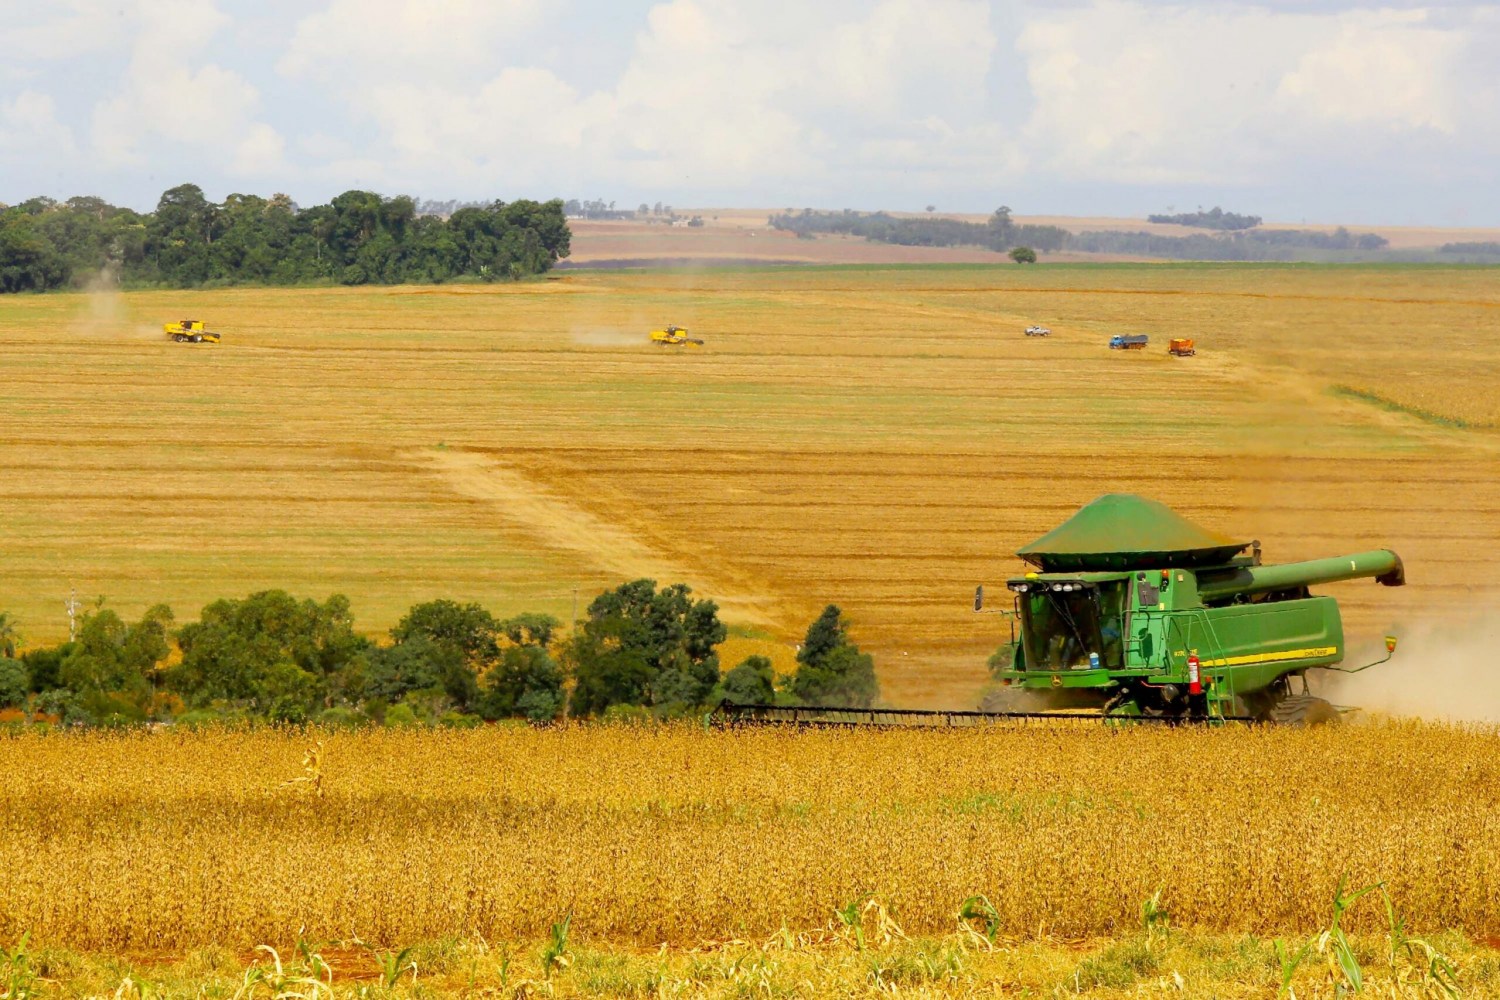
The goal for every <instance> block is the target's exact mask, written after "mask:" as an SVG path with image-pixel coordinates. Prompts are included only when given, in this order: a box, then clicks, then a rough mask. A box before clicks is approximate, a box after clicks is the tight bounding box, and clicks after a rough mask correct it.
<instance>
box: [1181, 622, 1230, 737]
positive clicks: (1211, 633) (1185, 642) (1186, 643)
mask: <svg viewBox="0 0 1500 1000" xmlns="http://www.w3.org/2000/svg"><path fill="white" fill-rule="evenodd" d="M1192 616H1193V619H1194V620H1201V621H1202V624H1203V631H1204V633H1205V634H1206V636H1207V638H1208V641H1209V642H1211V643H1212V644H1213V648H1214V649H1215V650H1216V651H1217V654H1216V656H1214V657H1201V658H1200V659H1221V660H1224V661H1225V663H1224V674H1223V677H1224V680H1225V682H1226V683H1227V684H1228V685H1229V697H1228V698H1227V699H1225V698H1210V699H1209V703H1210V704H1213V703H1214V702H1218V703H1219V716H1220V717H1222V718H1228V717H1230V716H1231V714H1232V713H1233V709H1234V699H1235V693H1234V668H1233V667H1231V666H1230V665H1229V663H1228V660H1229V655H1228V652H1227V651H1226V650H1225V649H1224V644H1223V643H1222V642H1221V641H1220V640H1219V633H1218V631H1217V630H1216V629H1215V628H1214V622H1213V619H1212V618H1210V617H1209V616H1208V613H1207V612H1206V611H1204V610H1203V609H1202V608H1194V609H1192ZM1173 626H1174V627H1177V621H1176V619H1174V620H1173ZM1192 639H1193V633H1192V630H1191V629H1188V631H1187V634H1186V635H1185V636H1183V637H1182V646H1183V649H1185V650H1186V651H1187V652H1188V653H1189V655H1191V653H1192V651H1193V646H1192ZM1215 690H1216V691H1217V686H1215ZM1226 702H1227V704H1228V705H1229V707H1230V711H1229V712H1226V711H1224V705H1225V703H1226ZM1210 714H1212V713H1210Z"/></svg>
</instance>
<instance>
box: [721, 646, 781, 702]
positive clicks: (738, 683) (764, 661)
mask: <svg viewBox="0 0 1500 1000" xmlns="http://www.w3.org/2000/svg"><path fill="white" fill-rule="evenodd" d="M719 690H720V693H721V694H722V695H723V696H724V697H725V698H727V699H728V700H729V701H732V702H734V703H735V704H736V705H769V704H771V703H772V702H774V701H775V700H776V672H775V669H774V667H773V665H772V663H771V661H770V659H769V658H768V657H764V656H747V657H746V658H745V659H744V660H743V661H741V663H740V664H739V665H738V666H736V667H735V668H734V669H733V670H730V671H729V672H728V673H726V674H725V675H724V679H723V681H721V682H720V683H719Z"/></svg>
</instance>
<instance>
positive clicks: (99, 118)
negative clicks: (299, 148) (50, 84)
mask: <svg viewBox="0 0 1500 1000" xmlns="http://www.w3.org/2000/svg"><path fill="white" fill-rule="evenodd" d="M229 20H230V19H229V18H228V17H227V15H225V14H223V13H222V12H221V11H220V10H219V9H218V8H217V7H216V6H215V4H214V3H213V2H212V0H136V4H135V7H134V10H133V18H132V28H133V37H131V38H130V39H129V44H130V53H131V56H130V62H129V65H128V67H127V68H126V70H125V75H124V78H123V80H122V81H121V84H120V87H119V89H118V93H116V94H115V95H114V96H111V97H109V98H106V99H104V100H101V101H99V102H98V103H97V104H96V105H95V106H94V110H93V116H92V128H91V137H92V143H93V148H94V152H95V154H96V155H97V156H99V157H100V158H101V160H102V162H103V163H104V164H105V165H106V166H120V165H125V164H132V163H136V164H141V163H146V162H148V161H150V160H152V159H155V158H157V157H160V156H162V155H164V153H165V155H173V154H174V153H176V151H177V148H178V147H188V148H190V149H192V150H193V151H194V154H195V155H193V156H190V157H189V158H188V159H189V161H190V162H191V161H193V160H196V159H197V158H198V157H200V156H203V155H207V156H211V157H213V158H214V159H215V160H217V161H227V163H228V164H229V165H230V167H231V168H232V169H233V170H235V171H236V172H239V173H251V174H255V173H261V172H270V171H273V170H275V169H279V168H280V167H281V165H282V158H281V152H282V149H283V147H284V142H283V140H282V139H281V137H280V136H279V134H277V133H276V131H275V129H274V128H273V127H272V126H271V125H269V124H267V123H265V122H261V121H257V120H256V115H257V112H258V111H259V107H260V94H259V91H258V90H257V88H256V87H255V86H254V85H253V84H251V83H250V81H248V80H246V79H245V78H244V77H243V76H241V75H240V74H239V73H236V72H234V71H232V70H228V69H225V68H224V67H222V66H220V65H218V64H217V63H215V62H213V61H210V60H209V59H208V58H206V57H208V56H211V55H212V54H213V53H214V46H213V42H214V39H215V37H216V36H217V35H218V34H219V33H220V32H221V31H222V30H223V29H224V28H225V27H226V26H227V25H228V24H229ZM230 151H233V152H232V153H231V152H230Z"/></svg>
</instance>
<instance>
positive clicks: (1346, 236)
mask: <svg viewBox="0 0 1500 1000" xmlns="http://www.w3.org/2000/svg"><path fill="white" fill-rule="evenodd" d="M1215 211H1219V210H1217V209H1216V210H1215ZM1204 214H1205V215H1211V214H1212V213H1204ZM1220 215H1221V217H1232V218H1237V219H1250V218H1256V217H1254V216H1234V215H1233V213H1223V212H1222V211H1221V212H1220ZM1186 217H1187V216H1183V218H1186ZM1153 221H1157V220H1155V219H1153ZM1256 222H1257V223H1258V222H1259V219H1256ZM770 225H771V226H772V227H773V228H776V229H781V230H785V231H788V232H793V233H796V234H797V235H798V236H802V237H807V238H812V237H813V236H815V235H818V234H829V233H839V234H846V235H852V236H863V237H864V238H865V239H868V240H873V241H875V242H878V243H895V244H900V245H902V246H943V247H947V246H969V247H979V248H981V249H987V250H994V251H996V252H997V253H1008V254H1010V255H1011V257H1012V259H1014V260H1016V261H1017V262H1018V263H1027V262H1032V260H1033V254H1032V251H1042V252H1054V251H1058V250H1073V251H1077V252H1080V253H1107V254H1128V255H1132V256H1142V257H1164V258H1168V259H1174V260H1222V261H1283V260H1298V259H1304V258H1306V257H1307V256H1309V255H1323V256H1337V255H1339V254H1343V255H1346V256H1349V255H1368V254H1371V253H1377V252H1380V251H1383V250H1384V249H1385V248H1386V247H1387V246H1389V244H1390V241H1389V240H1387V239H1386V238H1385V237H1384V236H1381V235H1379V234H1377V233H1357V234H1356V233H1351V232H1349V230H1347V229H1345V228H1344V227H1342V226H1340V227H1339V228H1338V229H1336V230H1334V231H1333V232H1331V233H1326V232H1320V231H1316V230H1306V229H1273V230H1263V229H1244V230H1237V231H1227V232H1224V233H1222V234H1213V235H1210V234H1208V233H1192V234H1189V235H1187V236H1159V235H1156V234H1154V233H1145V232H1114V231H1105V232H1083V233H1070V232H1068V231H1067V230H1065V229H1063V228H1061V227H1059V226H1034V225H1017V224H1016V223H1015V222H1014V221H1013V220H1012V219H1011V217H1010V209H1009V208H1007V207H1005V206H1001V207H1000V208H998V209H996V210H995V212H994V214H993V215H991V216H990V218H989V220H988V221H986V222H982V223H981V222H963V221H961V220H959V219H944V218H899V219H898V218H896V217H894V216H891V215H888V214H886V213H884V212H873V213H865V212H854V211H850V210H848V209H845V210H844V211H842V212H815V211H813V210H812V209H806V208H805V209H803V210H802V211H801V212H793V211H791V210H788V211H787V212H785V213H783V214H780V215H773V216H772V217H771V218H770ZM1018 252H1019V253H1018Z"/></svg>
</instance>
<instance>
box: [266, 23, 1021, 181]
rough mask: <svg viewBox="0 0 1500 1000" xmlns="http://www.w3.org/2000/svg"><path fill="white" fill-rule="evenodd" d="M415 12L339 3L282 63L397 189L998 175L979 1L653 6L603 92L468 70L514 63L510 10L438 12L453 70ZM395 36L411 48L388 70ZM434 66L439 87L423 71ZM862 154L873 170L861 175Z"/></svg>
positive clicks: (526, 68)
mask: <svg viewBox="0 0 1500 1000" xmlns="http://www.w3.org/2000/svg"><path fill="white" fill-rule="evenodd" d="M417 9H418V7H417V5H414V4H408V3H404V2H386V3H378V4H374V5H371V6H369V7H368V8H366V7H363V6H361V7H359V8H358V11H359V13H358V16H357V18H356V14H355V13H354V11H355V6H354V5H353V4H351V3H349V2H347V0H336V2H335V3H333V4H332V5H331V6H330V7H329V8H328V9H327V10H325V11H323V12H321V13H319V14H315V15H311V16H309V17H308V18H306V19H304V21H303V22H302V23H301V24H300V25H299V27H298V29H297V31H296V34H295V37H294V40H293V43H292V46H291V48H290V50H289V51H288V53H287V55H286V56H285V57H284V58H283V59H282V60H281V62H280V64H279V68H280V69H281V70H282V72H283V73H285V74H287V75H288V76H291V77H293V78H295V79H300V80H308V79H320V80H328V81H330V86H331V87H332V88H333V89H334V90H335V91H336V92H337V93H339V94H340V95H341V99H342V100H343V101H344V102H346V104H347V106H348V107H349V108H350V109H351V110H352V111H353V112H354V113H355V114H356V115H358V116H359V117H360V118H362V119H364V120H367V121H370V122H373V123H374V124H375V125H376V126H377V128H378V130H379V133H380V136H381V140H382V142H383V143H385V144H387V145H388V146H389V148H390V150H391V152H392V153H393V155H394V156H395V158H396V159H397V161H398V162H397V163H396V164H395V165H394V166H393V170H394V171H395V172H396V173H397V174H398V175H402V174H404V175H406V176H412V177H417V176H421V175H422V174H424V173H425V174H426V175H427V176H429V177H430V176H431V175H432V174H433V173H434V170H433V167H432V164H433V162H434V158H437V159H438V160H440V162H441V163H442V167H441V168H440V169H439V170H438V171H437V172H438V173H440V174H442V173H446V174H447V175H449V176H450V177H453V178H455V179H456V178H467V179H484V178H487V179H489V181H490V183H492V184H493V183H497V182H498V183H501V184H506V185H515V184H528V185H545V186H550V187H551V188H552V189H553V190H557V189H558V186H559V183H563V184H566V183H568V182H569V181H571V180H572V179H573V178H576V177H585V176H589V175H592V176H593V177H595V178H598V177H604V178H608V179H610V180H611V181H612V182H614V183H623V184H628V185H630V186H633V187H638V188H645V189H648V190H649V189H656V190H662V189H672V188H677V189H679V190H681V189H682V188H683V187H685V186H687V187H691V186H699V187H707V186H718V187H720V188H724V187H734V186H742V187H744V186H750V185H753V184H756V183H775V184H777V185H778V186H792V187H797V186H804V185H814V186H815V185H819V184H822V185H825V186H830V185H832V186H837V187H838V188H839V189H840V190H843V189H845V188H846V186H847V178H846V177H845V176H843V172H844V171H848V170H854V171H860V170H863V171H868V172H874V173H888V172H892V171H899V170H906V171H910V170H912V169H914V168H915V169H920V170H923V171H929V170H939V169H941V165H942V164H944V163H952V162H954V161H955V159H960V160H963V161H964V162H966V163H969V164H970V165H972V164H973V163H974V162H976V161H980V160H983V161H986V162H985V163H984V166H985V167H986V168H991V167H993V168H997V169H1008V167H1009V165H1010V164H1012V162H1013V158H1011V157H1008V156H1006V155H1004V153H1003V149H1002V146H1003V143H1002V142H1001V141H1000V137H999V135H998V132H997V129H996V127H995V126H994V124H993V123H990V122H986V121H985V120H984V103H985V100H986V85H985V76H986V73H987V72H988V69H989V65H990V59H991V56H992V53H993V51H994V49H995V46H996V39H995V36H994V33H993V32H992V30H991V29H990V26H989V10H988V6H987V5H986V3H984V2H982V0H928V2H921V0H884V2H881V3H879V4H877V5H876V6H874V7H873V8H872V7H870V6H868V5H866V4H861V3H850V2H842V3H836V4H833V5H809V4H805V3H798V2H790V0H773V2H769V3H762V4H757V5H750V4H745V3H738V2H732V0H670V2H663V3H658V4H656V5H655V6H653V7H652V8H651V9H650V10H649V12H648V14H647V16H646V22H645V25H644V28H643V29H642V30H641V31H639V32H638V33H637V34H636V36H635V38H634V39H633V44H632V46H631V48H630V54H629V58H628V60H627V62H626V65H625V67H624V69H623V71H622V72H621V73H620V75H619V77H618V78H617V79H616V80H615V81H614V82H613V84H611V85H610V86H607V87H605V88H601V89H597V90H592V91H586V92H585V91H580V90H578V89H577V88H576V87H575V86H574V85H573V84H572V83H571V82H569V81H568V80H567V79H566V78H564V76H562V75H560V71H557V70H554V69H548V68H543V67H540V66H537V65H527V64H526V61H525V59H523V58H517V59H516V60H514V61H515V64H514V65H510V66H506V67H504V68H500V69H498V70H497V69H496V68H495V66H494V62H495V59H494V58H485V54H484V53H485V50H487V49H493V50H507V51H512V52H517V53H524V52H525V46H526V45H527V44H528V40H529V39H530V37H531V36H530V35H529V34H528V32H532V31H534V30H535V29H536V28H537V25H538V14H537V11H536V8H535V6H534V5H533V4H532V3H530V2H527V0H513V2H510V3H504V4H499V5H495V6H490V5H480V4H470V3H466V2H458V0H454V2H452V3H450V4H448V5H447V7H446V15H447V16H449V17H450V18H451V19H456V22H450V24H449V30H450V31H451V32H452V33H453V35H455V36H462V37H463V38H465V39H467V41H466V42H465V43H464V44H463V46H462V47H461V48H460V50H459V51H458V53H457V55H456V56H454V57H453V58H451V59H448V58H444V57H443V52H444V50H443V48H442V44H441V43H440V42H439V41H438V40H436V39H434V37H433V35H432V33H431V31H430V30H429V29H428V26H427V22H426V21H425V20H423V17H424V16H425V15H419V14H417V13H416V10H417ZM422 9H423V10H425V8H422ZM355 20H359V21H360V22H361V27H360V29H359V30H349V31H343V30H340V28H341V26H342V27H352V26H353V25H354V22H355ZM403 32H410V33H411V34H412V36H413V42H412V44H411V46H410V47H409V48H407V49H404V50H403V51H402V52H401V53H400V54H399V55H398V54H396V53H394V52H393V51H392V48H391V45H392V42H391V39H392V36H393V34H397V35H399V34H400V33H403ZM330 34H333V35H335V36H336V39H335V40H333V41H330V42H326V43H321V44H320V43H318V41H317V40H318V39H323V38H326V37H328V36H329V35H330ZM444 37H448V36H447V35H445V36H444ZM434 60H439V61H441V62H442V69H441V70H440V71H439V72H436V73H430V72H427V71H426V67H428V66H429V65H430V64H431V63H432V62H433V61H434ZM876 151H881V152H883V153H884V154H885V155H886V157H887V158H885V159H882V160H881V161H879V162H873V163H872V162H867V161H866V160H865V158H866V157H867V156H868V155H869V154H870V153H872V152H876ZM424 166H425V169H424ZM549 182H550V183H549ZM429 183H430V182H429ZM588 183H590V184H595V185H597V184H599V183H600V181H598V180H593V181H589V182H588Z"/></svg>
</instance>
